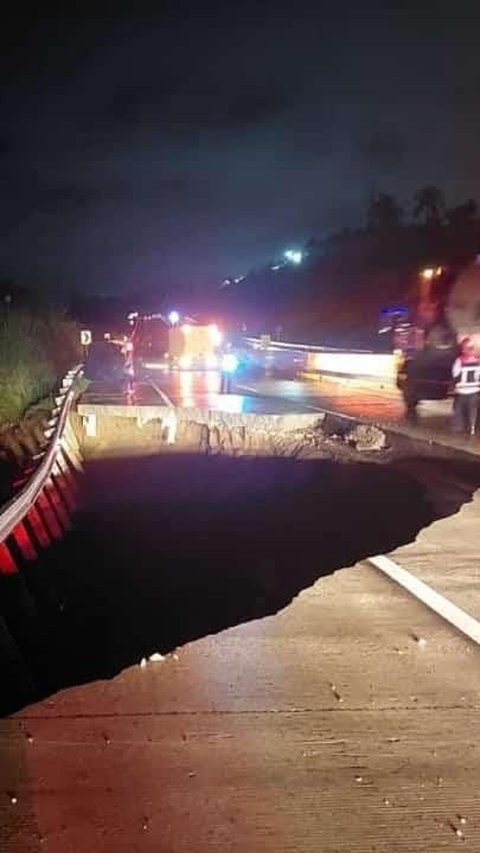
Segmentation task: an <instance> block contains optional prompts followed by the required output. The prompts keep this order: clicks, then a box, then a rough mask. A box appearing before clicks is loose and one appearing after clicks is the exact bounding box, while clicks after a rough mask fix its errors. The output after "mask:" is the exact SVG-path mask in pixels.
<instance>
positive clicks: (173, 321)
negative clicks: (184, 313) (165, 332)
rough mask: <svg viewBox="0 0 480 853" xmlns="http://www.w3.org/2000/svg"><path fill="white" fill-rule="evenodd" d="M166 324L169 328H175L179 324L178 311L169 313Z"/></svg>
mask: <svg viewBox="0 0 480 853" xmlns="http://www.w3.org/2000/svg"><path fill="white" fill-rule="evenodd" d="M168 322H169V323H170V325H171V326H176V325H177V323H179V322H180V314H179V313H178V311H170V313H169V315H168Z"/></svg>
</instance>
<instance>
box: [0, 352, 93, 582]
mask: <svg viewBox="0 0 480 853" xmlns="http://www.w3.org/2000/svg"><path fill="white" fill-rule="evenodd" d="M82 371H83V365H77V366H76V367H74V368H72V370H70V371H69V372H68V373H67V375H66V376H65V377H64V379H63V381H62V386H61V389H60V391H59V392H58V394H57V395H56V396H55V403H56V408H55V409H54V411H53V413H52V417H51V419H50V421H49V422H48V428H47V429H46V430H45V436H46V437H47V438H49V439H50V441H49V444H48V447H47V448H46V450H43V451H41V452H40V453H39V454H38V455H37V457H35V458H36V459H37V460H40V461H39V463H38V466H37V468H36V469H35V471H34V473H33V474H32V475H31V477H30V478H29V479H28V481H27V483H25V485H24V486H22V488H21V489H20V490H19V491H18V493H17V494H15V495H14V496H13V497H12V498H11V499H10V500H9V501H8V502H7V503H6V504H5V505H4V506H3V507H2V508H1V509H0V573H2V572H3V573H6V574H9V573H11V572H12V571H15V570H16V566H15V560H14V558H13V557H12V555H11V554H10V550H9V548H8V546H7V543H6V540H7V539H8V538H9V537H10V536H12V534H13V536H14V537H15V531H16V530H17V529H18V528H19V526H21V525H22V524H23V522H24V521H25V519H26V518H27V516H28V515H29V514H30V513H31V512H32V510H34V509H35V505H36V503H37V501H40V499H41V497H42V493H43V492H44V491H45V489H46V488H47V487H48V485H49V484H51V480H52V475H54V474H55V473H59V472H63V473H64V474H66V473H67V465H68V463H67V460H66V459H65V455H62V454H66V456H67V457H68V459H69V461H70V463H71V464H72V465H73V466H75V467H77V466H78V459H77V458H75V456H76V455H75V453H74V452H71V451H70V452H68V450H67V449H66V448H65V447H64V432H65V426H66V423H67V419H68V416H69V414H70V411H71V408H72V403H73V400H74V396H75V389H74V383H75V380H76V379H77V378H78V377H79V376H80V375H81V374H82ZM54 504H55V500H52V499H50V501H49V504H48V508H45V504H44V507H43V510H42V511H41V512H43V514H44V515H45V516H47V515H50V523H48V522H47V519H46V518H45V525H44V526H45V528H48V527H50V528H51V527H52V519H51V512H50V513H49V512H48V509H50V510H51V511H53V512H55V507H54ZM57 520H59V521H60V519H57ZM37 521H38V522H39V523H40V524H42V519H41V514H39V515H38V518H37ZM55 526H56V527H57V528H58V524H57V525H55V524H53V527H55ZM44 532H45V534H46V536H44V537H43V538H44V539H45V538H46V539H47V540H48V539H49V536H48V530H45V531H44ZM53 535H54V536H55V532H53ZM21 541H22V542H23V544H25V536H23V537H22V538H21ZM28 545H29V546H30V547H26V548H25V549H24V548H23V547H22V546H21V545H19V547H20V549H21V550H22V551H23V550H25V551H26V552H28V553H32V551H33V552H34V547H33V545H32V543H31V542H29V543H28Z"/></svg>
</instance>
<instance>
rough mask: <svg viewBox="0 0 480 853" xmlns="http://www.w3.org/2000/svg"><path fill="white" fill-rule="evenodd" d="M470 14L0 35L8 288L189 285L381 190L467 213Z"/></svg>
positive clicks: (352, 10)
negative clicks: (432, 198)
mask: <svg viewBox="0 0 480 853" xmlns="http://www.w3.org/2000/svg"><path fill="white" fill-rule="evenodd" d="M476 5H477V4H474V3H469V4H467V3H462V2H460V3H458V2H457V3H450V2H449V3H445V9H442V3H441V0H440V2H438V3H436V2H431V3H428V4H426V3H422V0H419V2H418V3H414V2H408V0H404V2H403V3H402V4H398V5H396V6H395V7H394V6H392V4H389V3H388V0H387V3H378V2H377V3H367V4H365V3H364V4H361V3H355V2H354V0H350V2H345V0H338V2H332V3H323V4H322V3H313V2H311V3H309V4H302V2H295V3H293V2H292V3H290V4H288V5H287V4H275V3H257V4H253V3H248V2H247V3H240V2H238V3H234V4H229V3H228V2H225V3H223V4H218V5H214V4H201V3H199V4H198V5H197V4H195V5H194V4H188V3H182V2H181V0H180V2H177V3H171V4H161V3H158V4H157V6H158V8H157V11H154V12H152V11H148V9H149V8H150V9H151V7H147V6H142V3H136V4H131V6H130V9H129V10H128V9H127V6H126V5H122V4H121V3H117V4H115V7H114V8H115V13H105V14H104V15H101V14H100V13H99V12H98V11H97V12H96V13H95V14H92V16H88V14H87V12H85V16H84V17H77V18H72V17H70V18H66V17H64V16H62V15H60V14H58V13H57V14H55V13H53V12H52V13H50V12H48V13H47V12H46V11H45V12H44V13H43V14H44V17H43V18H40V19H38V18H37V19H34V18H33V19H32V18H29V19H28V21H27V20H24V21H23V22H20V21H18V22H13V23H11V24H9V25H8V26H7V25H5V24H4V22H3V23H2V36H1V39H2V50H1V51H0V53H1V59H0V65H1V86H0V99H1V100H0V110H1V126H0V175H1V192H2V206H1V231H0V277H5V276H11V277H14V278H15V279H16V280H17V281H18V282H19V283H22V284H26V285H30V286H37V287H44V288H48V289H49V290H51V291H54V292H57V293H67V292H68V291H69V290H73V289H76V290H80V291H84V292H86V293H102V292H105V293H116V292H118V293H123V292H126V291H129V290H132V289H142V288H155V287H157V286H158V287H159V288H161V287H163V286H164V285H165V284H167V285H168V286H169V287H170V288H173V289H175V288H176V287H181V286H182V285H184V284H185V283H187V282H188V284H189V285H192V286H195V287H196V288H198V289H200V290H201V289H202V288H203V287H207V286H209V285H211V284H212V283H214V282H216V281H220V280H221V279H223V278H225V277H226V276H237V275H241V274H243V273H245V272H247V271H248V270H249V269H251V268H252V267H253V266H254V265H256V264H260V263H262V262H265V261H267V260H268V259H269V258H274V257H275V256H278V254H279V253H281V252H282V250H283V249H284V248H285V247H287V246H289V245H294V244H296V243H297V242H299V243H303V242H304V241H305V240H307V239H308V238H309V237H311V236H321V235H322V234H324V233H325V232H326V231H329V230H331V229H335V228H338V227H343V226H344V225H356V224H360V223H361V222H362V219H363V216H364V210H365V206H366V203H367V199H368V197H369V194H370V193H371V191H372V189H374V188H376V189H377V190H381V191H386V192H392V193H394V194H396V195H397V196H398V198H399V200H400V201H401V202H402V203H406V202H407V201H408V200H409V199H410V198H411V196H412V194H413V192H414V191H415V189H417V188H418V187H419V186H420V185H422V184H426V183H428V184H430V183H433V184H437V185H439V186H440V187H441V188H443V189H444V191H445V193H446V195H447V199H448V201H449V202H450V203H451V204H455V203H458V202H460V201H463V200H464V199H465V198H468V197H472V196H473V197H476V198H479V196H480V193H479V192H478V182H479V178H480V144H479V141H480V60H479V41H478V20H479V14H478V12H477V11H476ZM359 6H361V7H362V8H358V7H359ZM385 6H387V8H385ZM401 7H404V8H401ZM46 8H47V7H45V9H46ZM84 8H85V9H86V8H87V7H84ZM92 8H93V7H92ZM96 8H97V10H98V9H99V8H100V6H99V5H98V4H97V5H96ZM111 8H113V6H112V7H111ZM124 10H125V11H124ZM132 10H133V11H132Z"/></svg>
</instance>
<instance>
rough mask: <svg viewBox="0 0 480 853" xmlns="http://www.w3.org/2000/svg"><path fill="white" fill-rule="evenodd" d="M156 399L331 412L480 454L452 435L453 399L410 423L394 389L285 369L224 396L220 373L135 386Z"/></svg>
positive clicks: (473, 444) (478, 442)
mask: <svg viewBox="0 0 480 853" xmlns="http://www.w3.org/2000/svg"><path fill="white" fill-rule="evenodd" d="M289 374H290V375H289ZM85 399H87V398H85ZM155 400H157V401H159V400H160V401H161V402H162V403H165V402H169V403H171V404H173V405H175V406H181V407H184V408H188V407H199V408H206V409H211V410H214V411H228V412H232V413H240V412H256V413H262V414H266V413H272V414H277V413H281V412H302V413H309V412H310V413H311V412H315V411H319V412H323V411H325V410H328V411H332V412H338V413H342V414H347V415H350V416H352V417H359V418H365V419H367V420H371V421H373V422H375V423H378V424H380V425H384V426H394V428H395V429H398V430H400V431H401V432H404V433H405V434H409V435H412V436H415V437H419V438H427V439H429V440H432V441H440V442H442V443H446V444H449V445H452V446H454V447H458V448H461V449H464V450H468V451H473V452H476V453H478V452H480V435H479V436H477V437H475V438H473V439H471V438H470V437H465V438H463V437H458V436H453V434H452V428H451V427H452V401H451V400H439V401H425V402H422V403H421V404H420V405H419V406H418V412H417V418H416V420H415V421H414V422H412V421H411V420H408V419H407V417H406V412H405V406H404V404H403V401H402V398H401V394H400V393H399V392H398V391H397V390H396V389H395V388H392V387H384V388H379V387H376V386H375V385H367V384H364V385H362V384H360V383H358V382H349V381H343V382H341V381H337V380H335V381H334V380H328V379H322V380H321V381H319V380H305V379H301V378H294V376H293V374H292V372H291V371H288V370H287V369H286V368H285V367H284V368H283V369H282V372H281V373H279V374H278V375H276V374H275V372H273V374H272V375H270V376H266V375H265V373H264V371H259V370H256V371H239V372H238V373H237V374H235V376H234V377H233V380H232V389H231V393H230V394H221V393H220V375H219V373H218V372H216V371H211V372H206V373H202V372H190V371H185V372H160V371H159V372H158V373H155V374H154V373H152V374H151V376H150V379H149V381H148V382H146V383H142V384H139V385H138V386H137V389H136V393H135V397H134V401H135V402H137V403H139V404H140V405H142V404H145V405H146V404H152V403H153V402H154V401H155Z"/></svg>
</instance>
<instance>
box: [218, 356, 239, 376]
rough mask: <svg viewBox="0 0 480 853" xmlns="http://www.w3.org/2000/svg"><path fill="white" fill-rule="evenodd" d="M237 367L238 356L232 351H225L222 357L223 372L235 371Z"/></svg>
mask: <svg viewBox="0 0 480 853" xmlns="http://www.w3.org/2000/svg"><path fill="white" fill-rule="evenodd" d="M237 368H238V358H237V356H236V355H235V353H233V352H226V353H225V355H224V356H223V357H222V370H223V372H224V373H235V371H236V369H237Z"/></svg>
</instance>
